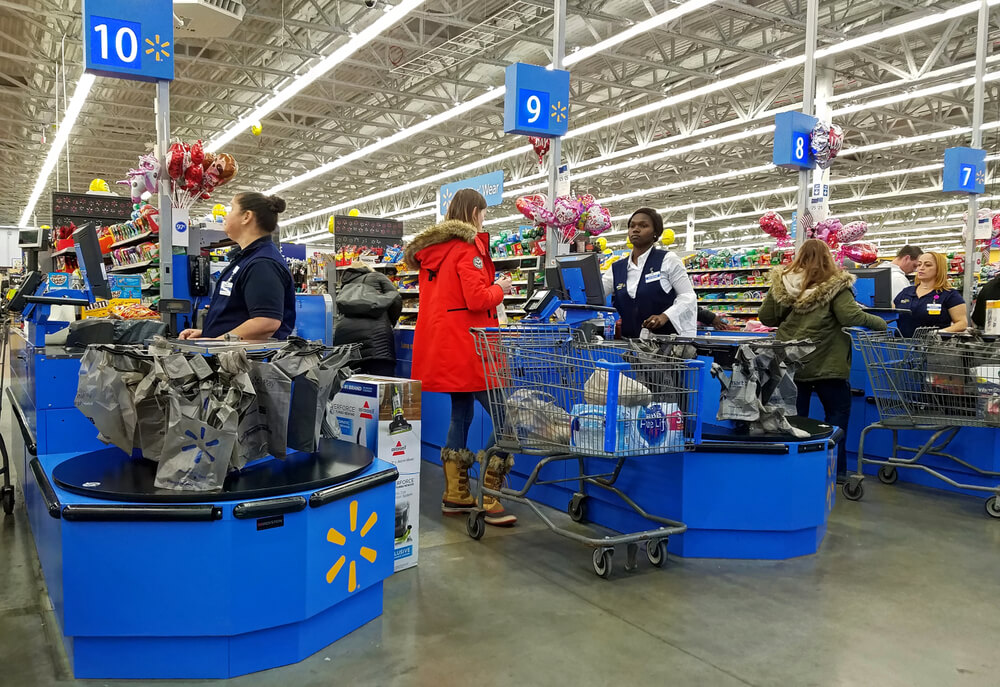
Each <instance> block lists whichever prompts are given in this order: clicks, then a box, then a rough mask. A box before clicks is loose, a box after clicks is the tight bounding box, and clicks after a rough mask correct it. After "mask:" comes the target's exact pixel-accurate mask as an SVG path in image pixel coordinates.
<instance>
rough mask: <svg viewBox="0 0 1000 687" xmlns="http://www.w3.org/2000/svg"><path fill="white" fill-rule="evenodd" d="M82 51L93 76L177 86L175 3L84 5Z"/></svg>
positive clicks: (139, 0)
mask: <svg viewBox="0 0 1000 687" xmlns="http://www.w3.org/2000/svg"><path fill="white" fill-rule="evenodd" d="M83 51H84V67H85V69H86V70H87V71H88V72H91V73H93V74H98V75H100V76H111V77H115V78H119V79H135V80H139V81H172V80H173V78H174V10H173V2H172V0H128V2H122V1H121V0H83Z"/></svg>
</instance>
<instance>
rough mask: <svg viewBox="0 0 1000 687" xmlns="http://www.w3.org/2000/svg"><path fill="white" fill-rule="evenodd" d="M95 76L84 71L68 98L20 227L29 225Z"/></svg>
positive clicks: (22, 216) (25, 208) (25, 207)
mask: <svg viewBox="0 0 1000 687" xmlns="http://www.w3.org/2000/svg"><path fill="white" fill-rule="evenodd" d="M95 78H96V77H95V76H94V75H93V74H86V73H85V74H83V75H82V76H81V77H80V80H79V81H77V82H76V89H75V90H74V91H73V97H72V98H70V101H69V105H68V106H67V107H66V112H65V113H63V120H62V122H60V123H59V131H57V132H56V137H55V138H54V139H52V145H51V146H50V147H49V152H48V153H46V155H45V161H44V162H43V163H42V168H41V170H39V172H38V179H37V180H35V187H34V188H33V189H32V190H31V195H30V196H28V203H27V205H25V206H24V212H23V213H22V214H21V221H20V222H19V225H20V226H22V227H27V226H30V225H31V215H32V213H34V211H35V205H37V204H38V199H39V198H41V197H42V191H44V190H45V184H46V182H47V181H48V179H49V175H50V174H52V170H53V169H55V166H56V164H58V162H59V153H61V152H62V149H63V146H65V145H66V141H68V140H69V135H70V133H71V132H72V131H73V125H74V124H76V119H77V117H79V116H80V111H81V110H82V109H83V104H84V103H85V102H87V96H88V95H89V94H90V89H91V87H92V86H93V85H94V80H95Z"/></svg>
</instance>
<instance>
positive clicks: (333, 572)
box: [326, 501, 378, 592]
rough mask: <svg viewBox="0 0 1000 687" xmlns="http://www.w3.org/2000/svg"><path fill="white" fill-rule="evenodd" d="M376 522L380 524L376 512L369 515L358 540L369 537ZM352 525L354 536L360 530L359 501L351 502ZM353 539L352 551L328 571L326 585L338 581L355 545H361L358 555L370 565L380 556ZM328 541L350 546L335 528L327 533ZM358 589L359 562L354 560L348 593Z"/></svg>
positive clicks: (341, 557) (349, 567)
mask: <svg viewBox="0 0 1000 687" xmlns="http://www.w3.org/2000/svg"><path fill="white" fill-rule="evenodd" d="M376 522H378V514H377V513H376V512H375V511H372V512H371V514H369V516H368V520H367V521H365V526H364V527H362V528H361V533H360V535H361V536H360V537H359V538H358V539H364V538H365V537H366V536H367V535H368V533H369V532H371V529H372V527H374V526H375V523H376ZM350 525H351V533H352V535H353V533H354V532H356V531H357V529H358V502H357V501H351V523H350ZM351 538H352V540H353V541H351V547H350V548H351V551H348V552H347V553H345V554H342V555H341V556H340V558H338V559H337V562H336V563H334V564H333V566H332V567H331V568H330V569H329V570H327V571H326V583H327V584H333V581H334V580H336V579H337V576H338V575H339V574H340V571H341V570H342V569H343V567H344V563H347V554H349V553H352V552H353V550H354V546H355V545H359V546H358V549H357V552H358V555H359V556H361V558H363V559H365V560H366V561H368V562H369V563H374V562H375V558H376V557H377V555H378V554H377V552H376V551H375V549H370V548H368V547H367V546H360V544H361V542H360V541H356V540H354V537H353V536H352V537H351ZM326 540H327V541H328V542H330V543H331V544H335V545H336V546H341V547H346V546H347V545H348V542H347V537H346V536H344V535H343V534H341V533H340V532H339V531H338V530H337V529H336V528H333V527H331V528H330V529H329V531H327V533H326ZM357 588H358V568H357V561H356V560H355V559H354V558H352V559H351V561H350V565H349V566H348V575H347V591H348V592H354V591H355V590H356V589H357Z"/></svg>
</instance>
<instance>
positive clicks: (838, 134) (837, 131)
mask: <svg viewBox="0 0 1000 687" xmlns="http://www.w3.org/2000/svg"><path fill="white" fill-rule="evenodd" d="M829 140H830V159H831V160H832V159H833V158H835V157H837V154H838V153H839V152H840V151H841V149H842V148H843V147H844V130H843V129H841V128H840V127H839V126H837V125H836V124H833V125H831V126H830V135H829Z"/></svg>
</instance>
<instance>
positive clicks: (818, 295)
mask: <svg viewBox="0 0 1000 687" xmlns="http://www.w3.org/2000/svg"><path fill="white" fill-rule="evenodd" d="M784 271H785V268H784V267H776V268H774V269H773V270H771V293H773V294H774V300H776V301H777V302H778V303H779V304H780V305H783V306H785V307H788V308H791V309H792V310H794V311H796V312H799V313H807V312H812V311H813V310H816V309H817V308H819V307H822V306H826V305H829V304H830V302H831V301H832V300H833V299H834V298H836V297H837V294H839V293H840V292H841V291H843V290H844V289H849V288H851V287H852V286H853V285H854V280H855V277H854V275H853V274H851V273H850V272H836V273H835V274H834V275H833V276H832V277H830V278H829V279H827V280H826V281H825V282H823V283H821V284H816V285H814V286H812V287H810V288H808V289H806V290H805V292H803V293H801V294H799V296H798V297H796V296H793V295H792V294H791V293H789V291H788V289H787V287H786V286H785V282H784V280H783V279H782V277H783V276H784Z"/></svg>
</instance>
